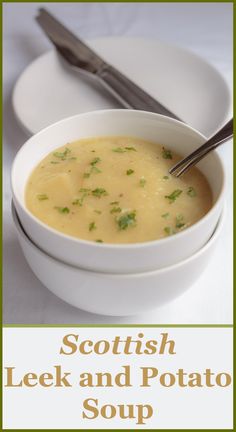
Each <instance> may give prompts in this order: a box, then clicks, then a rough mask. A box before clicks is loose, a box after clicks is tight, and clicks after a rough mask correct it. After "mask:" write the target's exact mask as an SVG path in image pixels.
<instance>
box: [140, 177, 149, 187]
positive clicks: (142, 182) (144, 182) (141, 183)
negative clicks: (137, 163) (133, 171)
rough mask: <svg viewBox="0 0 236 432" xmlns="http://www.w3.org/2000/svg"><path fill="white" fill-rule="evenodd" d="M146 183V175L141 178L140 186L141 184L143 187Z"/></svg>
mask: <svg viewBox="0 0 236 432" xmlns="http://www.w3.org/2000/svg"><path fill="white" fill-rule="evenodd" d="M146 183H147V180H145V178H144V177H141V179H140V180H139V184H140V186H141V187H144V186H145V184H146Z"/></svg>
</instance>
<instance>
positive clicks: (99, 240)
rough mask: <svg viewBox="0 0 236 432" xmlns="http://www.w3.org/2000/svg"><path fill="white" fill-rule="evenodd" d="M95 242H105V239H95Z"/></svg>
mask: <svg viewBox="0 0 236 432" xmlns="http://www.w3.org/2000/svg"><path fill="white" fill-rule="evenodd" d="M95 242H96V243H103V240H101V239H97V240H95Z"/></svg>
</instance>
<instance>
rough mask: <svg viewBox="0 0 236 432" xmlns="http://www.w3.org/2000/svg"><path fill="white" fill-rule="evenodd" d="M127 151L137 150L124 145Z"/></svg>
mask: <svg viewBox="0 0 236 432" xmlns="http://www.w3.org/2000/svg"><path fill="white" fill-rule="evenodd" d="M125 149H126V150H127V151H137V150H136V148H134V147H125Z"/></svg>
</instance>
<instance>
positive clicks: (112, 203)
mask: <svg viewBox="0 0 236 432" xmlns="http://www.w3.org/2000/svg"><path fill="white" fill-rule="evenodd" d="M116 204H119V201H112V202H110V205H116Z"/></svg>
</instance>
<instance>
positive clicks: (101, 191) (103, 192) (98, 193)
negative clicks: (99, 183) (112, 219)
mask: <svg viewBox="0 0 236 432" xmlns="http://www.w3.org/2000/svg"><path fill="white" fill-rule="evenodd" d="M92 195H93V196H95V197H97V198H101V197H102V196H107V195H108V193H107V191H106V190H105V189H103V188H96V189H94V190H92Z"/></svg>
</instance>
